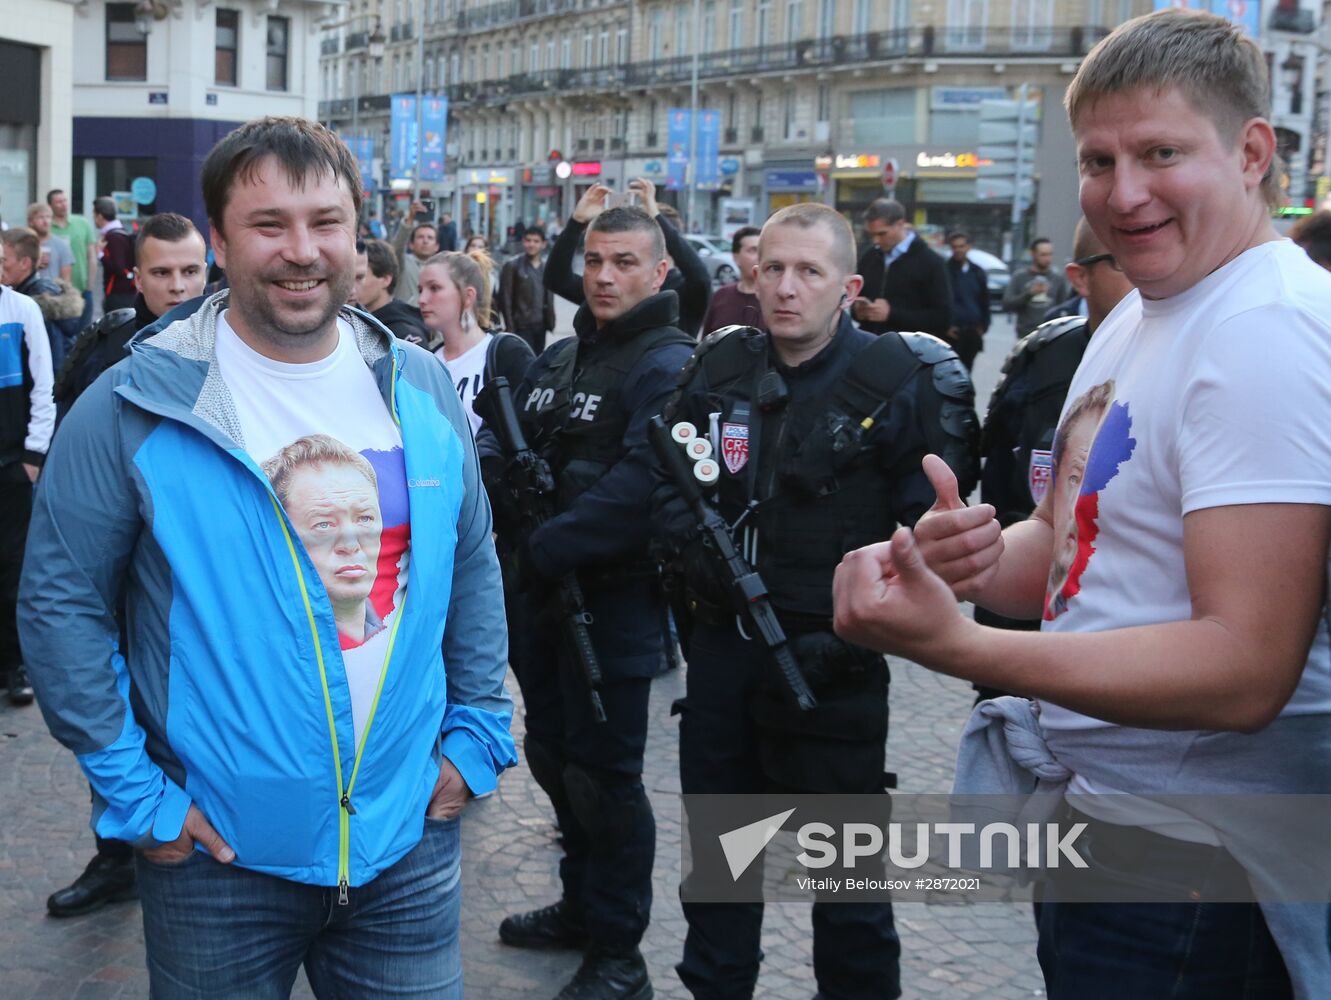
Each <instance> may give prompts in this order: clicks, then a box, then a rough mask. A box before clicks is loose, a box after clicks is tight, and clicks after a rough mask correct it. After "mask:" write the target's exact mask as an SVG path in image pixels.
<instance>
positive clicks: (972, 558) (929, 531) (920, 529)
mask: <svg viewBox="0 0 1331 1000" xmlns="http://www.w3.org/2000/svg"><path fill="white" fill-rule="evenodd" d="M924 474H925V475H926V476H927V477H928V478H929V482H930V483H931V484H932V485H933V488H934V493H935V494H937V497H938V499H937V500H935V501H934V505H933V506H932V507H930V508H929V510H928V511H926V512H925V515H924V516H923V517H922V518H920V520H919V523H918V524H916V525H915V542H916V545H917V547H918V554H919V556H920V557H921V558H922V559H923V560H924V562H925V563H926V564H927V565H928V567H929V569H931V570H933V571H934V572H935V573H937V574H938V576H940V577H942V579H943V581H944V582H946V583H947V584H948V586H950V587H951V588H952V593H953V594H954V595H955V596H956V597H957V598H958V599H960V600H966V599H968V598H970V597H973V596H975V595H976V594H978V593H979V592H980V591H982V590H983V589H984V587H985V586H986V585H987V584H988V583H989V581H990V580H991V579H992V578H993V577H994V575H995V574H996V573H997V572H998V560H999V557H1000V556H1002V554H1003V529H1002V526H1001V525H1000V524H999V523H998V518H997V516H996V511H995V510H994V508H993V505H992V504H987V503H981V504H976V505H975V506H974V507H967V506H966V505H965V503H963V502H962V499H961V497H960V496H959V495H958V493H957V477H956V476H955V475H953V474H952V470H951V469H949V468H948V466H947V463H946V462H944V461H943V460H942V459H941V458H939V457H938V456H937V455H926V456H924Z"/></svg>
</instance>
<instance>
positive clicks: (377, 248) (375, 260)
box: [364, 240, 398, 295]
mask: <svg viewBox="0 0 1331 1000" xmlns="http://www.w3.org/2000/svg"><path fill="white" fill-rule="evenodd" d="M364 245H365V262H366V264H368V265H369V268H370V273H371V274H373V275H374V276H375V277H376V278H383V277H387V276H388V275H392V279H393V280H392V281H390V282H389V283H388V294H389V295H392V294H393V290H394V289H395V288H397V275H398V268H397V251H396V250H394V249H393V246H392V244H390V243H385V242H384V241H383V240H366V241H365V244H364Z"/></svg>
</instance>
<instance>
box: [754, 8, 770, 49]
mask: <svg viewBox="0 0 1331 1000" xmlns="http://www.w3.org/2000/svg"><path fill="white" fill-rule="evenodd" d="M771 40H772V0H758V30H757V33H756V34H755V35H754V41H755V43H756V44H757V46H758V48H760V49H765V48H767V43H768V42H770V41H771Z"/></svg>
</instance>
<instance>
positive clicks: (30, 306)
mask: <svg viewBox="0 0 1331 1000" xmlns="http://www.w3.org/2000/svg"><path fill="white" fill-rule="evenodd" d="M25 231H26V230H20V232H25ZM12 232H14V230H12V229H7V230H5V232H4V235H5V236H6V237H7V236H8V235H9V234H10V233H12ZM28 235H29V237H30V238H31V239H32V240H33V241H34V242H35V241H36V237H35V236H32V234H31V233H29V234H28ZM13 252H14V251H13V247H12V244H11V243H10V242H9V240H8V239H0V271H3V272H7V271H8V270H9V254H11V253H13ZM0 337H3V338H4V339H3V342H4V343H5V344H6V345H8V347H7V349H6V350H5V351H4V352H3V355H0V678H3V682H4V685H5V687H6V688H7V689H8V695H9V701H10V704H13V705H30V704H32V697H33V694H32V685H31V684H30V683H29V682H28V675H27V672H26V671H25V670H24V666H23V652H22V650H21V649H20V648H19V635H18V623H17V621H16V604H15V601H16V599H17V597H18V587H19V569H20V567H21V566H22V564H23V547H24V543H25V541H26V539H27V535H28V519H29V516H30V514H31V512H32V484H33V481H34V480H35V479H36V478H37V473H38V471H39V470H40V469H41V467H42V463H43V462H44V461H45V459H46V449H47V447H48V446H49V444H50V442H51V433H52V431H54V430H55V405H54V404H53V403H52V402H51V342H50V338H49V337H48V336H47V332H46V324H45V323H44V322H43V321H42V312H41V309H39V308H38V306H37V303H36V302H34V301H33V300H32V299H30V298H28V296H26V295H24V294H23V293H22V292H18V291H15V290H14V289H13V288H12V287H9V284H8V282H7V281H6V282H5V283H4V284H0Z"/></svg>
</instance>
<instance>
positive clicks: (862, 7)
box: [851, 0, 896, 35]
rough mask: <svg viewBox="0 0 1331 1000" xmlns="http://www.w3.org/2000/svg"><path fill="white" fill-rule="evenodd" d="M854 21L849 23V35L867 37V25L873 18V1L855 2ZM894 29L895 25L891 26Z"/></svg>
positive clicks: (857, 0)
mask: <svg viewBox="0 0 1331 1000" xmlns="http://www.w3.org/2000/svg"><path fill="white" fill-rule="evenodd" d="M853 18H854V20H853V21H852V22H851V33H852V34H856V35H867V34H868V33H869V24H870V23H871V20H872V18H873V0H855V13H854V15H853ZM893 27H896V25H893Z"/></svg>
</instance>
